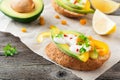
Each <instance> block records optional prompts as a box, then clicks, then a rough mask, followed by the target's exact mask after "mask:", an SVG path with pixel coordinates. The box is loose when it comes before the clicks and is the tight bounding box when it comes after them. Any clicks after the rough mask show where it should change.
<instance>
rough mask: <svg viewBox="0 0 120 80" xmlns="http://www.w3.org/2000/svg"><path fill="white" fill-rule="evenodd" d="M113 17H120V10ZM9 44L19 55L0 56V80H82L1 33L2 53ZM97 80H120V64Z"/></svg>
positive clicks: (0, 44)
mask: <svg viewBox="0 0 120 80" xmlns="http://www.w3.org/2000/svg"><path fill="white" fill-rule="evenodd" d="M115 1H118V2H120V0H115ZM45 2H47V0H46V1H45ZM112 15H118V17H120V16H119V15H120V9H119V10H118V11H117V12H115V13H113V14H112ZM7 43H11V44H12V45H13V46H16V47H17V49H18V50H19V54H18V55H15V56H14V57H5V56H0V80H81V79H80V78H78V77H77V76H75V75H74V74H72V73H71V72H69V71H67V70H64V69H62V68H60V67H59V66H57V65H55V64H53V63H51V62H49V61H47V60H45V59H44V58H42V57H41V56H39V55H37V54H35V53H33V52H32V51H31V50H30V49H28V48H27V47H26V46H25V45H24V44H23V43H21V42H20V40H19V39H18V38H16V37H14V36H13V35H11V34H8V33H2V32H0V51H2V49H3V47H4V46H5V45H6V44H7ZM96 80H120V62H119V63H117V64H116V65H115V66H113V67H112V68H111V69H109V70H108V71H106V72H105V73H104V74H102V75H101V76H100V77H98V78H97V79H96Z"/></svg>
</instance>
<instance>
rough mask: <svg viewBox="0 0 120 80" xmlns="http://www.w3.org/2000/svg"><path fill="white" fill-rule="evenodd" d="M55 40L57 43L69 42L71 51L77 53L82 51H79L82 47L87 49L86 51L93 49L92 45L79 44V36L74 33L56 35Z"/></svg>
mask: <svg viewBox="0 0 120 80" xmlns="http://www.w3.org/2000/svg"><path fill="white" fill-rule="evenodd" d="M53 40H54V41H55V42H56V43H60V44H68V45H69V49H70V51H72V52H73V53H75V54H81V53H80V51H79V50H80V49H81V48H84V49H86V52H88V51H89V50H91V47H90V46H89V47H86V46H85V45H84V44H83V45H77V36H75V35H73V34H67V35H66V34H63V36H62V37H54V38H53Z"/></svg>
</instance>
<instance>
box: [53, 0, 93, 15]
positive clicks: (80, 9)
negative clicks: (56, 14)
mask: <svg viewBox="0 0 120 80" xmlns="http://www.w3.org/2000/svg"><path fill="white" fill-rule="evenodd" d="M55 2H56V3H57V4H58V5H59V6H60V7H62V8H64V9H66V10H68V11H71V12H75V13H79V14H87V13H94V10H93V9H91V8H89V9H85V8H84V7H85V5H82V4H80V5H75V4H72V3H70V2H68V1H66V0H55ZM89 6H90V5H89Z"/></svg>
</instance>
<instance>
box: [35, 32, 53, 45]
mask: <svg viewBox="0 0 120 80" xmlns="http://www.w3.org/2000/svg"><path fill="white" fill-rule="evenodd" d="M50 35H51V33H50V32H49V31H48V32H42V33H40V34H39V35H38V36H37V42H38V43H41V42H42V41H43V40H44V38H47V37H50Z"/></svg>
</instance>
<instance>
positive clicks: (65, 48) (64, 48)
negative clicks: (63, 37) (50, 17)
mask: <svg viewBox="0 0 120 80" xmlns="http://www.w3.org/2000/svg"><path fill="white" fill-rule="evenodd" d="M56 29H57V28H56ZM61 32H63V34H74V35H76V36H79V35H81V33H79V32H75V31H61ZM58 33H59V32H57V31H56V30H55V29H53V30H51V36H52V40H53V39H54V37H55V36H56V34H58ZM53 42H54V40H53ZM54 43H55V44H56V46H57V47H58V48H59V49H60V50H61V51H62V52H64V53H65V54H67V55H69V56H71V57H74V58H76V59H78V60H80V61H82V56H80V55H78V54H76V53H73V52H72V51H70V50H69V45H67V44H59V43H56V42H54Z"/></svg>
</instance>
